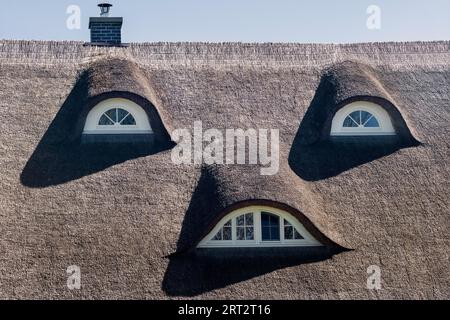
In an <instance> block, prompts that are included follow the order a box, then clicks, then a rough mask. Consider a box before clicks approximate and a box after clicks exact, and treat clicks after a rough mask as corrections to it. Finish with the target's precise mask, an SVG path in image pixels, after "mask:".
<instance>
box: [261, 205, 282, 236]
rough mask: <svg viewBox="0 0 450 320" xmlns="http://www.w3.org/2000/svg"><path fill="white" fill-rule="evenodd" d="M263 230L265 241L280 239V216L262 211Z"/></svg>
mask: <svg viewBox="0 0 450 320" xmlns="http://www.w3.org/2000/svg"><path fill="white" fill-rule="evenodd" d="M261 230H262V240H263V241H274V240H280V217H278V216H276V215H274V214H270V213H265V212H264V213H261Z"/></svg>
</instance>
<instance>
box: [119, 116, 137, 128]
mask: <svg viewBox="0 0 450 320" xmlns="http://www.w3.org/2000/svg"><path fill="white" fill-rule="evenodd" d="M120 124H121V125H123V126H135V125H136V120H134V118H133V116H132V115H131V114H128V116H127V117H126V118H125V119H123V120H122V122H121V123H120Z"/></svg>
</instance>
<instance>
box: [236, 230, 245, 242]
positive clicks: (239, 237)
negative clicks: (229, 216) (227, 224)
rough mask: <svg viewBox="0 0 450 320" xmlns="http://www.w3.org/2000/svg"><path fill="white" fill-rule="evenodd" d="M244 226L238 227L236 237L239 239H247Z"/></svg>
mask: <svg viewBox="0 0 450 320" xmlns="http://www.w3.org/2000/svg"><path fill="white" fill-rule="evenodd" d="M244 231H245V229H244V227H236V237H237V239H238V240H245V234H244Z"/></svg>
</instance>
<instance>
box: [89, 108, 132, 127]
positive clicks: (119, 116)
mask: <svg viewBox="0 0 450 320" xmlns="http://www.w3.org/2000/svg"><path fill="white" fill-rule="evenodd" d="M98 125H99V126H115V127H119V126H136V120H135V119H134V117H133V116H132V114H131V113H130V112H128V111H127V110H124V109H122V108H112V109H109V110H108V111H106V112H105V113H103V115H102V116H101V117H100V120H99V121H98Z"/></svg>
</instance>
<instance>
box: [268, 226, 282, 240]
mask: <svg viewBox="0 0 450 320" xmlns="http://www.w3.org/2000/svg"><path fill="white" fill-rule="evenodd" d="M270 229H271V230H270V236H271V240H280V228H279V227H278V226H274V227H271V228H270Z"/></svg>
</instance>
